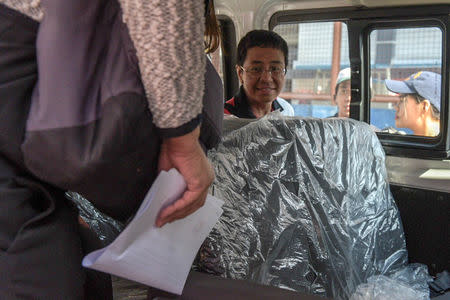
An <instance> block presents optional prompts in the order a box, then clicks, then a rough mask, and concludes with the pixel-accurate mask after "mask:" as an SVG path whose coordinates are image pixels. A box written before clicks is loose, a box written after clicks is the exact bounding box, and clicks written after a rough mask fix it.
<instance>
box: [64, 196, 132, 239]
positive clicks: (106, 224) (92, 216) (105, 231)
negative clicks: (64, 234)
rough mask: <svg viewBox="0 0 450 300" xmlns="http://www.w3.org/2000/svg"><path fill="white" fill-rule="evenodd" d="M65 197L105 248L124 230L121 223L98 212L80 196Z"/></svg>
mask: <svg viewBox="0 0 450 300" xmlns="http://www.w3.org/2000/svg"><path fill="white" fill-rule="evenodd" d="M66 197H67V198H68V199H69V200H71V201H73V202H74V203H75V204H76V205H77V207H78V209H79V211H80V216H81V218H82V219H83V220H84V221H85V222H86V223H87V224H88V225H89V227H90V228H91V229H92V230H93V231H94V232H95V233H96V234H97V236H98V237H99V239H100V240H101V241H102V243H103V244H104V245H105V246H106V245H108V244H110V243H111V242H112V241H114V239H115V238H116V237H117V236H118V235H119V233H120V232H121V231H122V230H123V229H124V227H125V226H124V225H123V224H122V223H121V222H119V221H117V220H115V219H113V218H111V217H110V216H108V215H106V214H103V213H102V212H100V211H99V210H98V209H96V208H95V207H94V206H93V205H92V203H91V202H89V201H88V200H87V199H86V198H84V197H83V196H81V195H80V194H78V193H75V192H66Z"/></svg>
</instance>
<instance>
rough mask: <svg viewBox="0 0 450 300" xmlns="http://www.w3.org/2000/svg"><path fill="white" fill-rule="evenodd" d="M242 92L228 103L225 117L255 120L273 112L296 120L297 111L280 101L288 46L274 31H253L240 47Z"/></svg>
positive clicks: (247, 35) (246, 36)
mask: <svg viewBox="0 0 450 300" xmlns="http://www.w3.org/2000/svg"><path fill="white" fill-rule="evenodd" d="M237 60H238V62H237V65H236V72H237V75H238V78H239V82H240V83H241V87H240V88H239V92H238V93H237V94H236V95H235V96H234V97H233V98H231V99H230V100H228V101H227V102H225V107H224V114H225V115H234V116H236V117H239V118H248V119H256V118H260V117H263V116H264V115H266V114H268V113H270V112H271V111H275V110H279V111H280V112H281V114H282V115H286V116H293V115H294V109H293V108H292V106H291V105H290V104H289V102H287V101H286V100H284V99H282V98H280V97H278V95H279V94H280V92H281V90H282V89H283V86H284V79H285V74H286V65H287V62H288V46H287V43H286V41H285V40H284V39H283V38H282V37H281V36H279V35H278V34H276V33H275V32H273V31H269V30H252V31H250V32H248V33H247V34H246V35H245V36H244V37H243V38H242V39H241V41H240V42H239V45H238V59H237Z"/></svg>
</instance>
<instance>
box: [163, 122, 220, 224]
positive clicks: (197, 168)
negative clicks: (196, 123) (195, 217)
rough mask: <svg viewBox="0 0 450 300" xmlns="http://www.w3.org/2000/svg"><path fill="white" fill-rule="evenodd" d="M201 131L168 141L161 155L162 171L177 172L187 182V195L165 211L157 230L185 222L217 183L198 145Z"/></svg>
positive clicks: (165, 141)
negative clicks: (179, 221)
mask: <svg viewBox="0 0 450 300" xmlns="http://www.w3.org/2000/svg"><path fill="white" fill-rule="evenodd" d="M199 135H200V128H199V127H197V128H196V129H195V130H194V131H192V132H190V133H188V134H186V135H183V136H180V137H174V138H168V139H165V140H164V141H163V143H162V145H161V153H160V155H159V166H158V168H159V171H162V170H164V171H168V170H169V169H171V168H176V169H177V170H178V172H180V174H181V175H182V176H183V178H184V180H185V181H186V186H187V187H186V191H185V192H184V194H183V195H182V196H181V198H180V199H178V200H176V201H175V202H174V203H173V204H171V205H170V206H168V207H166V208H165V209H164V210H162V211H161V212H160V214H159V216H158V218H157V220H156V226H158V227H161V226H163V225H164V224H166V223H170V222H173V221H175V220H178V219H182V218H184V217H186V216H188V215H190V214H191V213H193V212H195V211H196V210H197V209H199V208H200V207H202V206H203V204H204V203H205V199H206V195H207V193H208V188H209V186H210V185H211V183H212V182H213V180H214V170H213V168H212V166H211V164H210V162H209V161H208V158H207V157H206V155H205V153H204V152H203V150H202V147H201V146H200V143H199V141H198V138H199Z"/></svg>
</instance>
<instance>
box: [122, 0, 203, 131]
mask: <svg viewBox="0 0 450 300" xmlns="http://www.w3.org/2000/svg"><path fill="white" fill-rule="evenodd" d="M119 2H120V4H121V6H122V10H123V20H124V22H125V23H126V24H127V26H128V29H129V31H130V36H131V39H132V40H133V43H134V46H135V48H136V51H137V56H138V59H139V68H140V71H141V76H142V82H143V84H144V87H145V91H146V96H147V99H148V102H149V106H150V110H151V112H152V114H153V118H154V120H153V122H154V123H155V125H156V126H157V127H159V128H161V129H169V128H177V127H180V126H182V125H184V124H186V123H188V122H190V121H192V120H193V119H195V118H196V117H197V116H198V115H199V114H200V113H201V110H202V96H203V91H204V72H205V55H204V43H203V34H204V1H203V0H181V1H180V0H119Z"/></svg>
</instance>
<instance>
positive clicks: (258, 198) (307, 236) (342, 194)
mask: <svg viewBox="0 0 450 300" xmlns="http://www.w3.org/2000/svg"><path fill="white" fill-rule="evenodd" d="M227 122H231V123H234V124H227ZM247 123H248V121H247V122H246V121H243V120H234V119H227V120H225V124H224V131H225V132H226V131H229V130H228V129H229V128H231V129H232V130H233V129H235V127H239V126H235V125H236V124H239V125H243V124H247ZM209 157H210V159H211V160H212V162H213V164H214V166H215V172H216V180H215V181H214V183H213V186H212V192H213V194H214V195H216V196H217V197H219V198H220V199H223V200H224V201H225V205H224V206H223V209H224V213H223V215H222V217H221V218H220V220H219V222H218V223H217V224H216V226H215V228H214V229H213V231H212V232H211V234H210V235H209V237H208V238H207V239H206V240H205V242H204V244H203V246H202V247H201V249H200V252H199V256H198V259H197V261H196V263H195V268H196V269H197V270H200V271H204V272H208V273H213V274H217V275H221V276H223V277H227V278H235V279H248V280H252V281H255V282H258V283H262V284H266V285H273V286H277V287H281V288H286V289H291V290H297V291H302V292H307V293H313V294H318V295H323V296H327V297H332V298H335V299H348V298H349V297H350V295H351V294H352V293H353V292H354V291H355V289H356V287H357V286H358V285H359V284H361V283H364V282H366V280H367V279H368V278H369V277H370V276H372V275H377V274H388V273H390V272H392V271H393V270H395V269H398V268H399V267H402V266H405V265H406V262H407V251H406V246H405V239H404V233H403V228H402V225H401V222H400V218H399V212H398V209H397V207H396V205H395V203H394V200H393V198H392V195H391V193H390V190H389V184H388V181H387V175H386V169H385V162H384V158H385V157H384V151H383V148H382V147H381V145H380V143H379V141H378V138H377V137H376V135H375V134H374V133H373V131H372V130H371V129H370V128H369V126H368V125H367V124H365V123H362V122H358V121H354V120H351V119H336V118H330V119H323V120H322V119H301V118H296V117H292V118H287V117H284V118H280V117H279V115H269V116H267V117H264V118H262V119H260V120H258V121H254V122H251V123H249V124H248V125H246V126H244V127H242V128H240V129H236V130H234V131H232V132H231V133H229V134H228V135H227V136H225V137H224V139H223V142H222V143H221V144H220V145H219V147H218V148H217V149H216V150H213V151H211V152H210V153H209Z"/></svg>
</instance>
